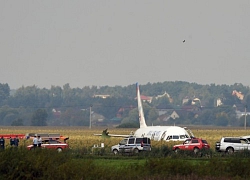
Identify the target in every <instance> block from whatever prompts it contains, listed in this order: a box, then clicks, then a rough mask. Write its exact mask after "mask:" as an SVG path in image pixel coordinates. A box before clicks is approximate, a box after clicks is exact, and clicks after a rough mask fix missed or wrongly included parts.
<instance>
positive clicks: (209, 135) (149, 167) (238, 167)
mask: <svg viewBox="0 0 250 180" xmlns="http://www.w3.org/2000/svg"><path fill="white" fill-rule="evenodd" d="M104 129H106V128H104V127H102V128H93V129H89V128H88V127H6V126H4V127H0V134H26V133H57V134H60V135H63V136H66V137H69V140H68V144H69V146H70V148H71V150H69V151H63V152H62V153H58V152H56V151H54V150H46V149H40V150H39V149H38V150H35V151H28V150H27V149H26V148H21V147H26V146H27V145H29V144H31V143H32V141H31V140H30V139H28V140H20V147H19V148H18V149H16V148H11V147H10V146H9V142H8V140H6V149H5V150H4V151H0V159H1V161H0V179H46V180H48V179H86V180H92V179H93V180H94V179H109V180H113V179H120V180H123V179H124V180H125V179H126V180H127V179H140V180H142V179H143V180H144V179H145V180H149V179H155V180H157V179H174V180H177V179H186V180H190V179H192V180H193V179H209V180H211V179H227V180H228V179H250V171H249V166H250V158H249V157H250V152H242V153H239V154H236V153H235V155H225V154H224V155H220V154H219V153H211V154H213V155H212V156H202V157H200V156H195V155H194V153H193V152H190V153H184V154H181V153H180V154H176V153H174V152H173V151H172V150H171V148H172V146H173V145H175V144H179V143H180V142H165V141H161V142H156V141H152V151H151V152H147V153H139V155H138V156H123V155H118V156H114V155H113V154H112V153H111V152H110V147H111V146H113V145H115V144H118V142H119V141H120V140H121V139H122V138H116V137H111V138H103V137H101V136H94V135H93V134H96V133H98V134H101V133H102V131H103V130H104ZM189 129H191V130H192V132H193V134H194V135H195V136H196V137H201V138H203V139H206V140H207V141H208V143H209V144H210V146H211V149H212V151H214V148H215V143H216V141H219V140H220V138H221V137H222V136H244V135H250V130H248V129H247V130H244V129H242V128H231V127H228V128H221V127H220V128H219V127H189ZM135 130H136V129H117V128H110V129H108V132H109V133H110V134H124V135H127V134H129V133H130V132H131V131H135ZM101 143H104V145H105V146H104V147H105V148H102V149H101V150H100V149H98V148H97V149H95V150H97V151H95V152H94V151H93V149H92V147H93V146H94V145H98V146H100V145H101ZM166 147H167V148H166ZM208 155H209V154H208Z"/></svg>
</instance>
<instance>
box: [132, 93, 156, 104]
mask: <svg viewBox="0 0 250 180" xmlns="http://www.w3.org/2000/svg"><path fill="white" fill-rule="evenodd" d="M135 99H137V97H135ZM152 99H153V97H151V96H145V95H141V100H142V102H148V103H151V102H152Z"/></svg>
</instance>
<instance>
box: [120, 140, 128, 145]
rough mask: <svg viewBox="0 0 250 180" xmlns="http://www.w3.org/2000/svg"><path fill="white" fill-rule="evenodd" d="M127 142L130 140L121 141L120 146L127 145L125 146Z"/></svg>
mask: <svg viewBox="0 0 250 180" xmlns="http://www.w3.org/2000/svg"><path fill="white" fill-rule="evenodd" d="M127 142H128V139H123V140H121V141H120V143H119V144H120V145H125V144H127Z"/></svg>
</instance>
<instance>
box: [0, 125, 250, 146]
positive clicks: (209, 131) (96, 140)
mask: <svg viewBox="0 0 250 180" xmlns="http://www.w3.org/2000/svg"><path fill="white" fill-rule="evenodd" d="M104 129H106V128H105V127H101V128H100V127H98V128H92V129H89V128H88V127H44V126H43V127H27V126H23V127H13V126H2V127H0V134H26V133H59V134H60V135H63V136H66V137H69V140H68V143H69V146H70V148H72V149H81V148H85V149H90V148H91V147H93V146H94V145H98V146H100V145H101V143H104V145H105V148H110V147H111V146H113V145H115V144H118V143H119V141H120V140H121V139H122V137H111V138H103V137H101V136H94V134H101V133H102V131H103V130H104ZM189 129H191V130H192V132H193V134H194V135H195V137H200V138H203V139H206V140H207V141H208V143H209V144H210V146H211V149H212V150H214V148H215V143H216V141H219V140H220V138H221V137H223V136H244V135H250V129H247V130H244V129H243V128H232V127H225V128H222V127H189ZM135 130H136V129H128V128H125V129H120V128H110V129H108V132H109V133H110V134H124V135H127V134H129V133H130V132H131V131H135ZM7 143H8V142H7ZM31 143H32V142H31V140H21V141H20V145H27V144H31ZM179 143H180V142H165V141H162V142H157V141H152V148H154V147H159V146H162V145H166V146H168V147H172V146H173V145H175V144H179ZM7 146H8V144H7Z"/></svg>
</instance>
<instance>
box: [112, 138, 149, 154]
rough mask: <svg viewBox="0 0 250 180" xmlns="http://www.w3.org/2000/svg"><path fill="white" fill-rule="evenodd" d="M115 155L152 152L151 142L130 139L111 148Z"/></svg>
mask: <svg viewBox="0 0 250 180" xmlns="http://www.w3.org/2000/svg"><path fill="white" fill-rule="evenodd" d="M111 151H112V152H113V153H114V154H118V153H135V154H138V153H139V152H140V151H151V141H150V139H149V138H145V137H144V138H138V137H128V138H124V139H123V140H121V141H120V143H119V144H117V145H114V146H112V147H111Z"/></svg>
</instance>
